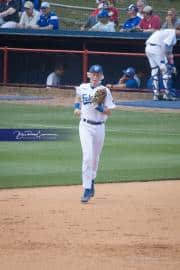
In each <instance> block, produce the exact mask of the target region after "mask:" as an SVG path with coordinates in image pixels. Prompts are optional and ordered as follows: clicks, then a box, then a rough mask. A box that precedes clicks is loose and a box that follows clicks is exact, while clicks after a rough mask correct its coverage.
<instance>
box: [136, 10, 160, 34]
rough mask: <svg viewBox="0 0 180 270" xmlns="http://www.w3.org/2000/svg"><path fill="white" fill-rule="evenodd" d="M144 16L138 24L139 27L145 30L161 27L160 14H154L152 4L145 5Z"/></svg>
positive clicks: (150, 30) (151, 30)
mask: <svg viewBox="0 0 180 270" xmlns="http://www.w3.org/2000/svg"><path fill="white" fill-rule="evenodd" d="M143 13H144V18H143V19H142V20H141V22H140V24H139V25H138V27H137V28H138V29H139V30H140V31H143V32H154V31H155V30H158V29H160V28H161V19H160V17H159V16H158V15H153V9H152V7H151V6H145V7H144V9H143Z"/></svg>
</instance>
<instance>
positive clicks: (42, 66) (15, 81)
mask: <svg viewBox="0 0 180 270" xmlns="http://www.w3.org/2000/svg"><path fill="white" fill-rule="evenodd" d="M174 56H175V59H176V64H177V67H178V68H177V69H179V70H180V54H178V53H176V54H175V55H174ZM57 60H58V61H62V62H63V64H67V70H65V74H66V75H65V81H64V83H63V87H64V88H66V87H67V88H68V87H73V86H75V85H78V84H79V83H81V81H83V82H86V81H87V76H86V74H87V71H88V67H89V66H90V65H92V64H94V63H98V64H101V65H103V67H104V75H105V82H104V83H112V84H113V83H116V82H117V81H118V79H119V77H120V75H121V72H122V70H123V69H124V68H126V67H128V66H133V67H135V69H136V70H137V72H141V73H142V74H143V77H142V85H141V88H143V89H144V88H146V80H147V78H148V76H149V74H150V69H149V64H148V61H147V58H146V56H145V54H144V53H133V52H107V51H92V50H88V49H86V48H84V49H83V50H63V49H62V50H60V49H57V50H55V49H32V48H11V47H0V68H1V69H0V70H1V72H0V84H1V85H3V86H29V87H44V86H45V82H46V77H47V75H48V74H49V73H50V72H52V71H53V66H54V64H55V62H57ZM179 81H180V78H179V75H178V76H177V85H179ZM135 91H138V90H135ZM141 91H142V90H141Z"/></svg>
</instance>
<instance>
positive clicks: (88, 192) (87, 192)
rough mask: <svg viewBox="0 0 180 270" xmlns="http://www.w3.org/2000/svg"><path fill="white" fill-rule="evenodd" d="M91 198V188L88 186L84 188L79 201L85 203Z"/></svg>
mask: <svg viewBox="0 0 180 270" xmlns="http://www.w3.org/2000/svg"><path fill="white" fill-rule="evenodd" d="M90 198H91V189H90V188H86V189H85V190H84V194H83V196H82V197H81V202H82V203H87V202H88V201H89V200H90Z"/></svg>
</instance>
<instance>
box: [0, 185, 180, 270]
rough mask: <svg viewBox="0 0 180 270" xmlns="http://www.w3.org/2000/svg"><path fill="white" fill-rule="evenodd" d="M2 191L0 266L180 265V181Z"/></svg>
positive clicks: (147, 269) (141, 269)
mask: <svg viewBox="0 0 180 270" xmlns="http://www.w3.org/2000/svg"><path fill="white" fill-rule="evenodd" d="M81 193H82V190H81V187H80V186H72V187H47V188H33V189H13V190H0V269H2V270H10V269H11V270H12V269H13V270H29V269H31V270H36V269H38V270H46V269H47V270H72V269H73V270H76V269H78V270H89V269H91V270H92V269H93V270H97V269H103V270H112V269H117V270H121V269H122V270H127V269H128V270H132V269H134V270H178V269H180V230H179V229H180V181H164V182H146V183H123V184H104V185H96V196H95V197H94V198H93V199H92V200H91V201H90V202H89V203H88V204H85V205H84V204H81V203H80V197H81Z"/></svg>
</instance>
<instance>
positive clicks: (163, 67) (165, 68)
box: [159, 63, 167, 74]
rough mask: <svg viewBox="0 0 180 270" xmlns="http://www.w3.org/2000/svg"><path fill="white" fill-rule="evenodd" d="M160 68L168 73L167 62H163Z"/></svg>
mask: <svg viewBox="0 0 180 270" xmlns="http://www.w3.org/2000/svg"><path fill="white" fill-rule="evenodd" d="M159 68H160V71H161V73H162V74H164V73H167V65H166V64H165V63H161V64H160V66H159Z"/></svg>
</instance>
